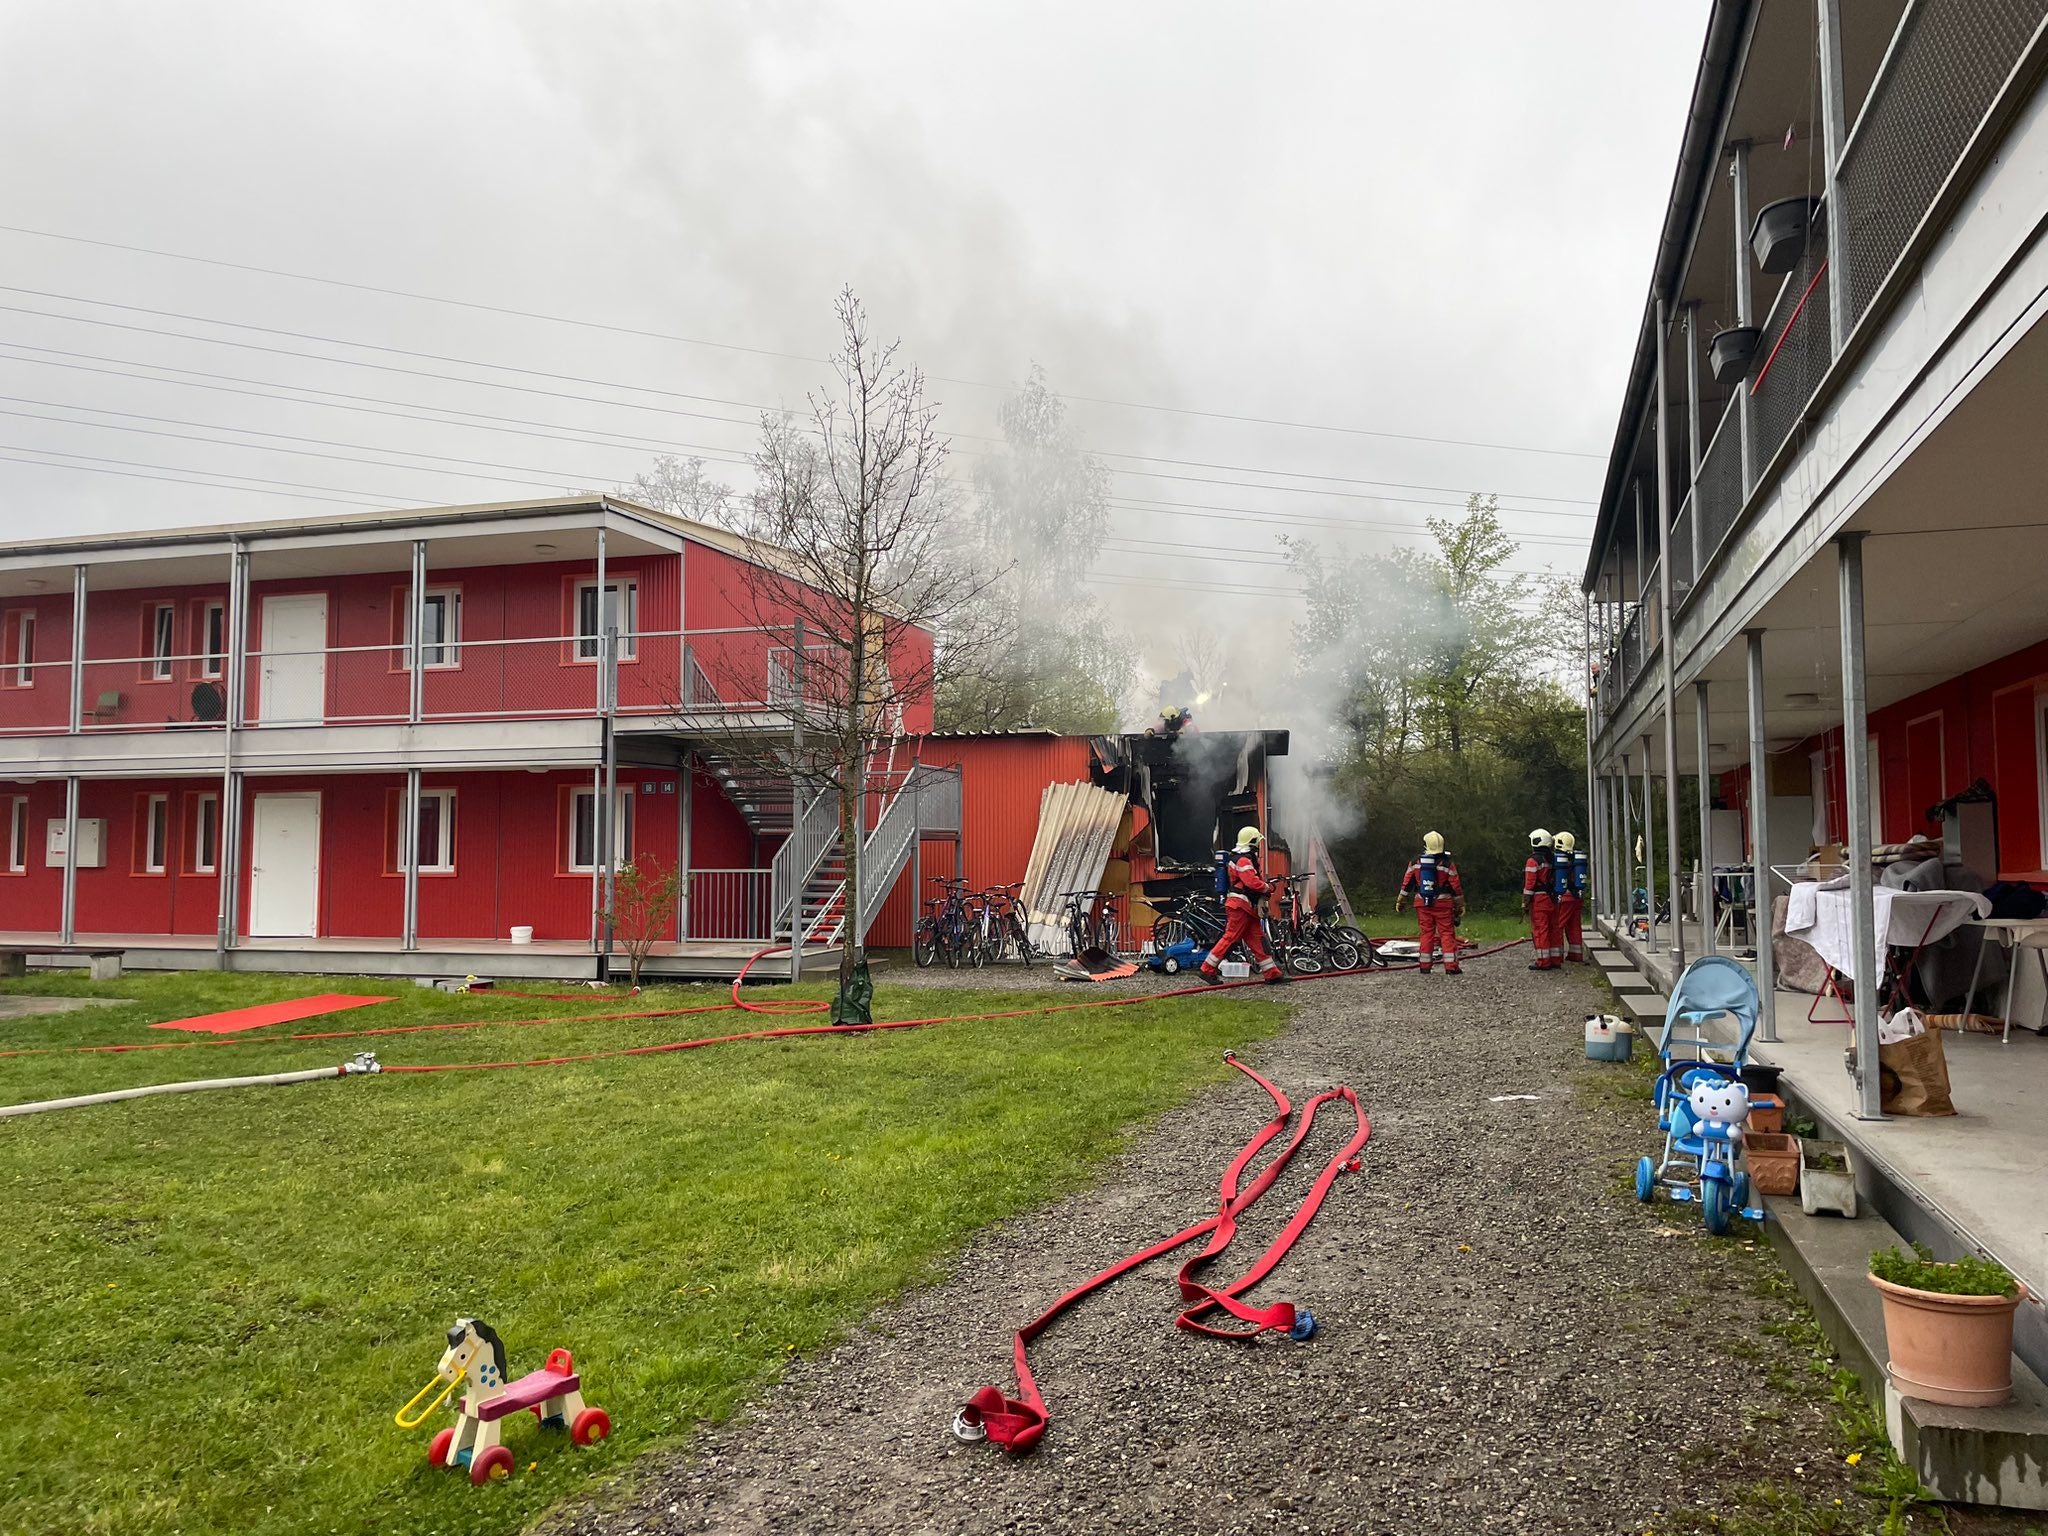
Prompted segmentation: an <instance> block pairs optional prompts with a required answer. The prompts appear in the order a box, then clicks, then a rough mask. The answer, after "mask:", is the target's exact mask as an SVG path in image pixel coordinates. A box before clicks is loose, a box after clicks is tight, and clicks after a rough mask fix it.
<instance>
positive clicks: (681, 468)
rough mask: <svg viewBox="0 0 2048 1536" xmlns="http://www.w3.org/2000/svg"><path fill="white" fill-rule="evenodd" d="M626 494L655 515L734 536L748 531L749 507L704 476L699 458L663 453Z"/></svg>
mask: <svg viewBox="0 0 2048 1536" xmlns="http://www.w3.org/2000/svg"><path fill="white" fill-rule="evenodd" d="M625 494H626V495H627V496H629V497H631V498H632V499H633V500H635V501H638V502H641V503H642V504H644V505H646V506H650V507H653V508H654V509H655V510H656V511H658V512H667V513H669V514H670V515H672V516H675V517H686V518H688V519H690V520H691V521H692V522H697V523H710V524H712V525H714V526H716V527H720V528H727V529H730V530H731V531H732V532H734V533H746V532H748V529H747V526H746V523H747V512H748V510H749V507H750V504H749V503H748V501H747V500H746V499H745V498H744V497H741V496H736V495H735V494H734V493H733V489H732V487H731V486H729V485H726V484H725V483H724V482H723V481H719V480H714V479H712V478H711V477H710V476H709V475H707V474H705V473H704V461H703V460H702V459H680V458H677V457H675V456H674V455H673V454H666V453H665V454H663V455H661V457H659V458H657V459H656V460H655V461H654V468H653V469H651V470H649V471H648V472H647V473H645V474H641V475H635V476H634V477H633V483H632V484H631V485H629V486H627V487H625Z"/></svg>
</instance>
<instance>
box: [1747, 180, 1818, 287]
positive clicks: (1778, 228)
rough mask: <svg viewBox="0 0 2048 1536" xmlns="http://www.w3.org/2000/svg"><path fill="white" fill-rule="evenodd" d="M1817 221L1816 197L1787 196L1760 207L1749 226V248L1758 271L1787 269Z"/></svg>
mask: <svg viewBox="0 0 2048 1536" xmlns="http://www.w3.org/2000/svg"><path fill="white" fill-rule="evenodd" d="M1819 222H1820V199H1819V198H1817V197H1787V198H1781V199H1780V200H1779V201H1777V202H1775V203H1768V204H1766V205H1765V206H1764V207H1763V208H1762V209H1760V210H1759V211H1758V213H1757V216H1756V222H1755V223H1754V224H1753V225H1751V226H1750V231H1749V250H1750V254H1751V255H1752V256H1754V257H1756V264H1757V267H1758V269H1759V270H1761V271H1764V272H1790V271H1791V270H1792V269H1793V268H1794V267H1796V266H1798V265H1799V258H1800V257H1802V256H1804V255H1805V254H1806V243H1807V241H1808V240H1809V239H1811V238H1812V235H1813V231H1814V228H1815V227H1816V226H1817V225H1818V224H1819Z"/></svg>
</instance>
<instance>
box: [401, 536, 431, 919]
mask: <svg viewBox="0 0 2048 1536" xmlns="http://www.w3.org/2000/svg"><path fill="white" fill-rule="evenodd" d="M408 603H409V609H408V611H409V612H410V614H411V619H410V621H409V623H408V624H407V634H408V636H409V637H410V638H409V641H408V643H407V645H406V648H405V650H406V656H405V670H406V675H407V678H408V680H409V686H408V689H407V704H406V715H405V717H406V719H408V720H410V721H412V722H414V723H415V724H417V723H418V722H419V718H420V713H421V710H422V708H423V707H424V705H425V702H426V679H427V674H426V656H427V541H426V540H425V539H414V540H413V541H412V592H411V595H410V597H409V599H408ZM406 947H407V948H411V946H410V945H407V946H406Z"/></svg>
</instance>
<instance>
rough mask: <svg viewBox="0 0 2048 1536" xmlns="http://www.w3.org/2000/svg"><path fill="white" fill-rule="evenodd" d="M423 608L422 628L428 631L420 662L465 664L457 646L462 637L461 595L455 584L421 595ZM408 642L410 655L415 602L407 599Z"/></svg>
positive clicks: (441, 665)
mask: <svg viewBox="0 0 2048 1536" xmlns="http://www.w3.org/2000/svg"><path fill="white" fill-rule="evenodd" d="M420 607H421V611H422V613H423V614H424V620H423V622H422V624H421V626H420V627H421V628H422V629H423V630H424V631H425V632H426V633H425V639H424V642H423V643H422V645H421V647H420V665H421V666H423V667H456V666H460V665H461V664H462V656H461V653H460V652H459V650H458V649H457V647H458V645H459V644H460V642H461V640H462V594H461V593H460V592H458V591H456V590H454V589H453V588H452V587H448V588H442V589H440V590H438V591H430V592H427V593H425V594H423V596H422V597H421V600H420ZM403 632H404V634H405V643H406V649H407V652H408V654H409V653H410V651H411V648H412V602H411V596H410V594H408V595H407V598H406V609H405V626H404V631H403Z"/></svg>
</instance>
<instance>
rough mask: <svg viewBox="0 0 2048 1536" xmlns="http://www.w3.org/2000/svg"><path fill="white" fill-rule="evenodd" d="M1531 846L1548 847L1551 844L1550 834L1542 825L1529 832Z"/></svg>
mask: <svg viewBox="0 0 2048 1536" xmlns="http://www.w3.org/2000/svg"><path fill="white" fill-rule="evenodd" d="M1529 846H1530V847H1531V848H1548V847H1549V846H1550V834H1549V833H1548V832H1546V831H1544V830H1543V829H1542V828H1541V827H1538V828H1537V829H1536V830H1535V831H1533V832H1531V833H1530V834H1529Z"/></svg>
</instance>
